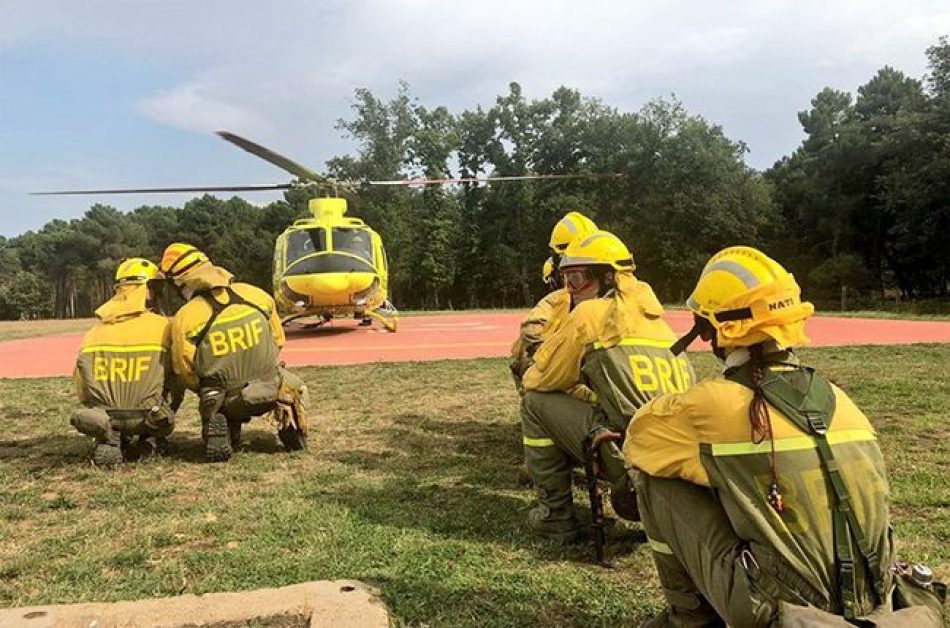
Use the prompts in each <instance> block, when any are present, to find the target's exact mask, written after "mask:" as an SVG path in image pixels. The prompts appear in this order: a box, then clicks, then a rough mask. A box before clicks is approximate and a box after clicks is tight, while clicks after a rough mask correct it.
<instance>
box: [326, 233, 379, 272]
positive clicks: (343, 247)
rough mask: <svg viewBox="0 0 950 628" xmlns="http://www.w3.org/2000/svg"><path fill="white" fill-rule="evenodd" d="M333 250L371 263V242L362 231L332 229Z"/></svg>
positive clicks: (367, 235) (367, 234)
mask: <svg viewBox="0 0 950 628" xmlns="http://www.w3.org/2000/svg"><path fill="white" fill-rule="evenodd" d="M333 250H334V251H343V252H345V253H352V254H353V255H357V256H359V257H362V258H363V259H365V260H366V261H368V262H370V263H373V242H372V240H371V239H370V236H369V233H367V232H366V230H364V229H347V228H345V227H334V228H333Z"/></svg>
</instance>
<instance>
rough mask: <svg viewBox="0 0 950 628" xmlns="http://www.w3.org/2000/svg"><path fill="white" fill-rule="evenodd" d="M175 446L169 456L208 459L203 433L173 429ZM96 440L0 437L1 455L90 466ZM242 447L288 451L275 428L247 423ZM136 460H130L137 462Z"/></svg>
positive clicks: (16, 464) (27, 464) (49, 464)
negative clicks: (201, 434) (199, 435)
mask: <svg viewBox="0 0 950 628" xmlns="http://www.w3.org/2000/svg"><path fill="white" fill-rule="evenodd" d="M169 440H170V442H171V450H170V452H169V453H168V454H166V456H165V457H167V458H170V459H172V460H180V461H182V462H187V463H192V464H198V463H204V462H205V446H204V442H203V441H202V440H201V438H200V437H198V436H195V435H192V434H191V433H188V432H183V433H174V432H173V433H172V435H171V436H170V437H169ZM94 448H95V442H94V441H93V439H92V438H90V437H88V436H84V435H82V434H79V433H78V432H77V433H66V434H50V435H45V436H32V437H29V438H23V439H16V440H10V439H7V440H0V459H2V460H3V461H4V463H5V464H10V465H11V467H12V468H14V469H20V470H23V471H27V472H35V471H40V470H44V469H47V470H48V469H56V468H62V467H68V466H73V465H80V466H86V465H88V464H89V461H90V459H91V458H92V454H93V450H94ZM239 451H243V452H248V453H258V454H276V453H284V448H283V446H282V445H281V444H280V442H279V441H278V440H277V434H276V432H275V431H268V430H266V429H265V428H261V429H250V430H249V429H247V427H246V426H245V428H244V433H243V435H242V439H241V446H240V448H239ZM134 463H135V461H131V462H129V464H134Z"/></svg>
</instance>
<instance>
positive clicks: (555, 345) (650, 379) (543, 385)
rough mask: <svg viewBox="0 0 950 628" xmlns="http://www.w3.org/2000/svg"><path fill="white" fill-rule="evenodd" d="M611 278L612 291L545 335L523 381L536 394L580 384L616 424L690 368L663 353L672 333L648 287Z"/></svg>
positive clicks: (689, 377)
mask: <svg viewBox="0 0 950 628" xmlns="http://www.w3.org/2000/svg"><path fill="white" fill-rule="evenodd" d="M615 276H616V280H617V286H616V289H615V290H613V291H611V292H610V293H608V294H607V295H606V296H604V297H601V298H597V299H590V300H589V301H584V302H583V303H580V304H578V305H577V307H575V308H574V309H573V310H572V311H571V312H570V314H568V315H567V316H566V317H565V318H564V320H563V322H562V324H561V325H560V328H559V329H558V330H557V332H556V333H554V334H553V335H551V336H548V337H546V338H545V339H544V342H543V343H542V345H541V347H540V348H539V349H538V350H537V352H536V353H535V356H534V360H535V361H534V365H533V366H532V367H531V368H529V369H528V371H527V373H525V376H524V380H523V381H524V387H525V389H527V390H537V391H556V390H560V391H565V392H567V391H570V390H571V389H572V388H574V387H575V386H576V385H578V384H583V385H585V386H587V387H589V388H590V389H592V390H593V391H594V393H596V400H597V402H598V403H599V404H600V405H601V407H602V408H603V409H604V411H605V412H606V413H607V416H608V419H609V421H610V424H611V425H612V426H614V427H615V428H620V429H623V428H625V427H626V425H627V422H628V421H629V420H630V417H632V416H633V414H634V413H635V412H636V410H637V409H638V408H639V407H640V406H641V405H642V404H643V403H645V402H646V401H647V400H648V399H651V398H652V397H654V396H656V395H659V394H663V393H666V392H675V391H681V390H685V389H686V387H687V386H689V384H690V382H692V381H693V370H692V367H691V366H690V364H689V361H688V360H687V359H686V358H685V357H684V356H679V357H675V356H673V355H672V354H671V353H670V351H669V347H670V345H672V344H673V342H674V341H675V339H676V335H675V334H674V333H673V330H672V329H670V327H669V325H667V324H666V322H665V321H664V320H663V318H662V314H663V307H662V306H661V305H660V302H659V301H658V300H657V298H656V296H655V295H654V294H653V289H652V288H650V286H649V284H647V283H645V282H642V281H639V280H637V279H636V278H635V277H634V276H633V274H632V273H629V272H620V273H617V274H616V275H615Z"/></svg>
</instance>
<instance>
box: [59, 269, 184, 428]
mask: <svg viewBox="0 0 950 628" xmlns="http://www.w3.org/2000/svg"><path fill="white" fill-rule="evenodd" d="M147 294H148V290H147V288H146V287H145V286H144V285H128V286H121V287H119V288H118V290H117V292H116V295H115V296H114V297H112V299H110V300H109V301H107V302H106V303H104V304H103V305H102V306H100V307H99V309H97V310H96V318H97V319H98V320H97V321H96V323H95V325H94V326H93V327H92V329H90V330H89V331H88V332H86V335H85V336H84V337H83V339H82V345H81V347H80V349H79V356H78V358H77V360H76V368H75V370H74V371H73V380H74V382H75V385H76V394H77V396H78V397H79V401H80V403H82V404H83V405H85V406H88V407H98V408H103V409H121V410H141V409H147V408H151V407H152V406H155V405H159V404H160V403H161V402H162V398H163V393H164V392H165V390H166V389H167V386H168V383H169V382H170V380H171V377H172V376H171V366H170V361H169V349H170V347H171V334H170V327H171V326H170V324H169V322H168V319H167V318H165V317H164V316H159V315H158V314H154V313H153V312H150V311H148V309H147V308H146V303H145V302H146V298H147Z"/></svg>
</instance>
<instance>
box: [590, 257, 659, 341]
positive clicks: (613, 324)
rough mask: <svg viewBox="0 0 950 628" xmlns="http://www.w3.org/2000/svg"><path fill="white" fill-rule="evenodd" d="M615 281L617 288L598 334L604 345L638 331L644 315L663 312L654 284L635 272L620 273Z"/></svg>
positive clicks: (648, 316)
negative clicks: (654, 290) (637, 275)
mask: <svg viewBox="0 0 950 628" xmlns="http://www.w3.org/2000/svg"><path fill="white" fill-rule="evenodd" d="M615 281H616V289H615V290H614V292H613V293H612V295H610V296H608V297H606V298H608V299H610V306H609V307H608V308H607V311H606V313H605V315H604V326H603V329H602V331H601V334H600V338H598V340H599V341H600V342H601V343H603V344H604V345H613V344H616V342H619V341H620V339H621V338H627V337H629V336H635V335H637V330H638V329H639V328H640V327H641V325H642V324H643V320H644V319H657V318H659V317H661V316H662V315H663V306H662V305H660V301H659V299H657V298H656V295H655V294H654V293H653V288H651V287H650V284H648V283H645V282H643V281H639V280H638V279H637V278H636V277H634V276H633V273H631V272H618V273H616V275H615Z"/></svg>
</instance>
